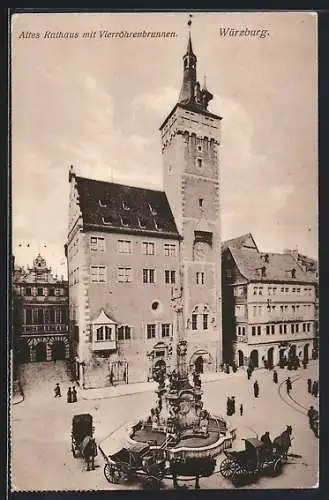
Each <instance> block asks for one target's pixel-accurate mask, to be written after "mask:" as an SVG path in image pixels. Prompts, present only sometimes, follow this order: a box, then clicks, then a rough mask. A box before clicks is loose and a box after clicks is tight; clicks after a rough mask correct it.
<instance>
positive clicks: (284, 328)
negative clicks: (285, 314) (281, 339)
mask: <svg viewBox="0 0 329 500" xmlns="http://www.w3.org/2000/svg"><path fill="white" fill-rule="evenodd" d="M283 333H287V325H283Z"/></svg>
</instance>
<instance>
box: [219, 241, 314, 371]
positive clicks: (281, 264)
mask: <svg viewBox="0 0 329 500" xmlns="http://www.w3.org/2000/svg"><path fill="white" fill-rule="evenodd" d="M222 265H223V334H224V339H225V360H226V361H228V362H230V361H232V360H234V361H235V362H236V363H237V365H238V366H241V365H247V364H248V363H249V362H250V361H251V362H252V363H253V365H254V366H264V364H263V362H264V360H266V361H267V363H268V364H269V365H270V366H271V365H275V364H278V363H279V360H280V358H282V357H284V356H287V354H288V351H290V352H293V353H296V355H297V356H299V357H300V358H301V359H309V357H310V356H311V351H312V349H313V347H314V337H315V284H314V280H313V278H312V276H310V275H309V274H308V273H307V272H305V271H304V270H303V269H302V268H301V267H300V266H299V264H298V263H297V261H296V260H295V259H294V258H293V257H292V256H291V255H290V254H288V253H285V254H279V253H269V252H268V253H264V252H260V251H259V250H258V248H257V245H256V243H255V241H254V239H253V237H252V235H251V234H250V233H249V234H246V235H243V236H241V237H239V238H235V239H232V240H229V241H226V242H224V243H223V247H222Z"/></svg>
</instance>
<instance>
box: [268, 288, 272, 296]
mask: <svg viewBox="0 0 329 500" xmlns="http://www.w3.org/2000/svg"><path fill="white" fill-rule="evenodd" d="M268 294H269V295H272V287H271V286H269V287H268Z"/></svg>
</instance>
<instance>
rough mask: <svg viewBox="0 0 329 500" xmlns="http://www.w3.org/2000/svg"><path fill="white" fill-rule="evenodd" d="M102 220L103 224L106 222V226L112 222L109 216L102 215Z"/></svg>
mask: <svg viewBox="0 0 329 500" xmlns="http://www.w3.org/2000/svg"><path fill="white" fill-rule="evenodd" d="M102 221H103V224H106V225H108V226H110V225H111V224H113V221H112V219H111V217H102Z"/></svg>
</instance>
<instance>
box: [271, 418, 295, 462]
mask: <svg viewBox="0 0 329 500" xmlns="http://www.w3.org/2000/svg"><path fill="white" fill-rule="evenodd" d="M291 433H292V427H291V425H287V428H286V430H285V431H283V432H282V433H281V434H280V435H279V436H277V437H276V438H274V439H273V448H274V450H275V454H276V455H281V456H282V457H283V458H284V459H285V460H286V459H287V456H288V449H289V448H290V446H291V437H290V436H291Z"/></svg>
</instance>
